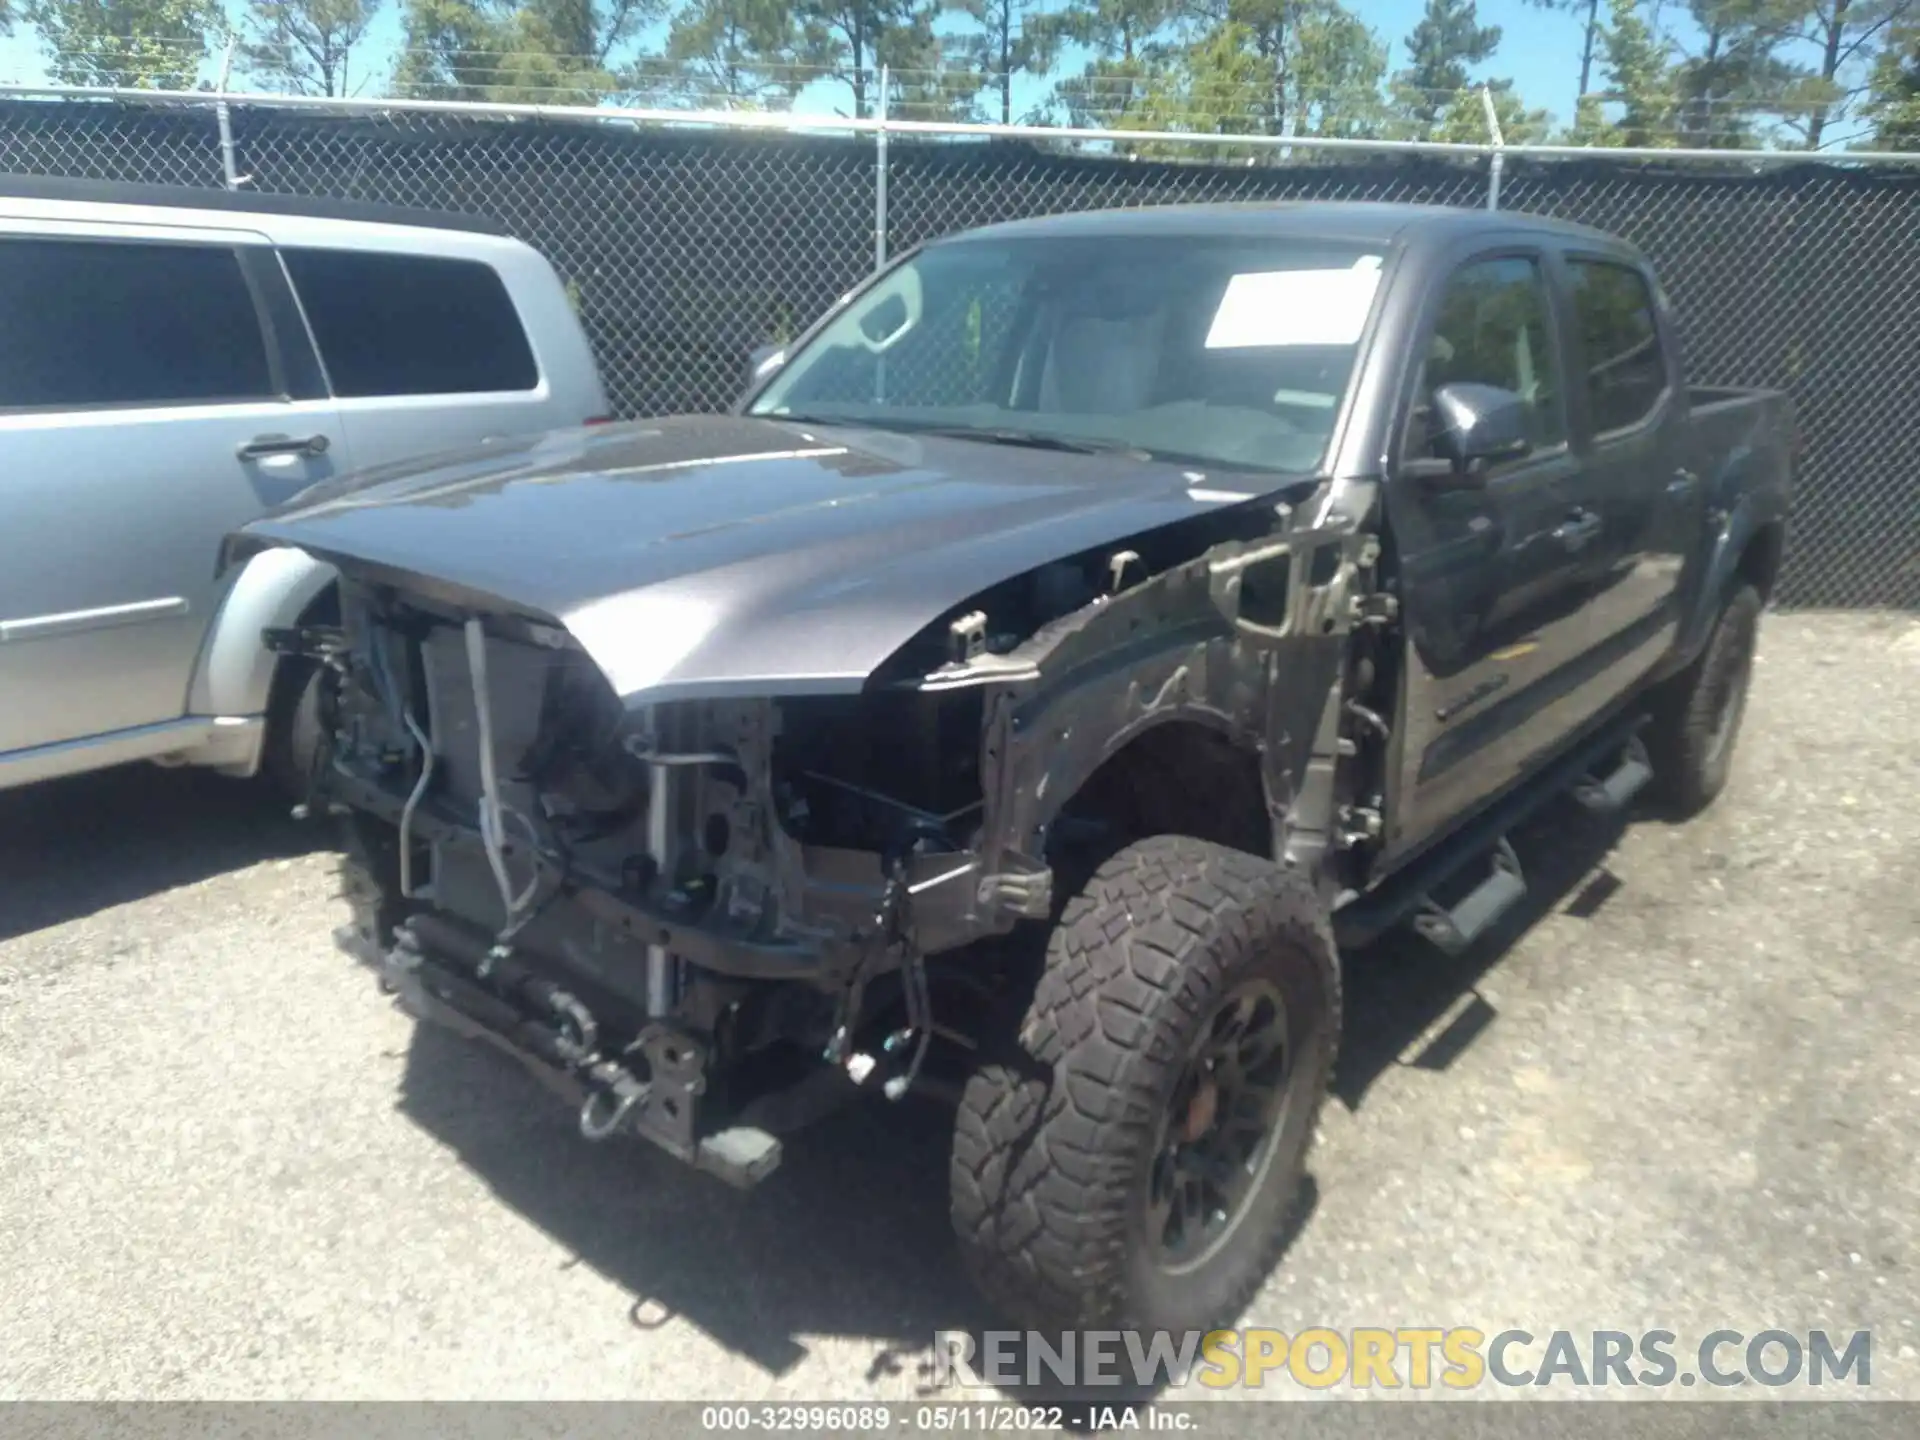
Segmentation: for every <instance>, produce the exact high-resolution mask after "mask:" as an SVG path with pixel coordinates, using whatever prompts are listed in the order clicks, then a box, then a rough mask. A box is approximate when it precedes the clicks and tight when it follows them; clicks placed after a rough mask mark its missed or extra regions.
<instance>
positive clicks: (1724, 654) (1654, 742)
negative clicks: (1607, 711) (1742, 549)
mask: <svg viewBox="0 0 1920 1440" xmlns="http://www.w3.org/2000/svg"><path fill="white" fill-rule="evenodd" d="M1764 608H1765V602H1764V601H1763V600H1762V599H1761V598H1760V592H1759V591H1758V590H1756V589H1754V588H1753V587H1752V586H1751V585H1740V586H1737V587H1736V588H1735V589H1734V590H1733V591H1732V593H1731V594H1729V595H1728V596H1727V601H1726V604H1725V605H1723V606H1722V607H1721V610H1720V614H1719V617H1718V618H1717V619H1716V620H1715V621H1714V626H1713V634H1712V635H1711V636H1709V637H1708V639H1707V644H1706V648H1705V649H1703V650H1702V651H1701V652H1700V656H1699V658H1698V659H1696V660H1695V661H1694V662H1693V663H1692V664H1691V665H1689V666H1688V667H1687V668H1686V669H1685V670H1683V671H1681V672H1680V673H1679V674H1678V675H1676V676H1675V677H1674V678H1673V679H1672V680H1671V681H1669V682H1667V684H1666V686H1665V687H1664V689H1663V693H1662V694H1661V695H1660V697H1659V698H1658V700H1657V702H1656V704H1655V706H1654V713H1653V719H1652V723H1651V724H1649V725H1648V727H1647V731H1646V742H1647V755H1648V758H1649V759H1650V760H1651V761H1652V763H1653V784H1652V787H1651V789H1652V796H1653V799H1654V800H1655V802H1656V803H1657V804H1658V805H1659V806H1660V807H1661V808H1663V809H1665V810H1667V811H1668V812H1670V813H1671V814H1672V815H1674V816H1675V818H1678V819H1687V818H1691V817H1692V816H1694V815H1697V814H1699V813H1700V812H1701V811H1702V810H1705V809H1706V808H1707V806H1709V805H1711V804H1712V803H1713V801H1714V800H1715V798H1717V797H1718V796H1719V794H1720V792H1721V791H1722V790H1724V789H1725V788H1726V784H1727V777H1728V775H1729V774H1730V773H1731V767H1732V762H1733V754H1734V751H1735V749H1736V748H1737V747H1738V743H1739V739H1740V732H1739V729H1738V728H1737V722H1736V729H1735V730H1734V732H1733V734H1731V735H1730V736H1728V738H1727V742H1726V745H1725V748H1724V749H1723V750H1722V751H1721V752H1720V754H1719V755H1718V756H1715V755H1714V754H1713V734H1714V728H1715V725H1716V723H1717V722H1718V720H1719V717H1720V706H1721V703H1722V701H1723V700H1724V699H1725V696H1726V686H1727V684H1728V683H1729V681H1730V680H1731V679H1732V677H1733V675H1734V674H1735V673H1736V669H1737V667H1739V666H1741V665H1747V666H1751V665H1752V663H1753V654H1752V650H1753V646H1754V643H1755V639H1756V637H1757V635H1758V633H1759V625H1760V614H1761V611H1762V610H1763V609H1764ZM1748 684H1749V686H1751V676H1750V675H1749V677H1748Z"/></svg>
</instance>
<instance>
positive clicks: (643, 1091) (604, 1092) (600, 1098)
mask: <svg viewBox="0 0 1920 1440" xmlns="http://www.w3.org/2000/svg"><path fill="white" fill-rule="evenodd" d="M588 1073H589V1074H590V1076H591V1077H592V1078H593V1079H594V1080H595V1081H597V1082H598V1084H597V1085H596V1086H595V1088H593V1089H591V1090H589V1091H588V1092H587V1098H586V1099H585V1100H583V1101H581V1102H580V1138H581V1139H583V1140H592V1141H595V1142H598V1141H601V1140H605V1139H608V1138H609V1137H611V1136H613V1135H616V1134H618V1133H619V1131H620V1128H621V1127H622V1126H623V1125H625V1124H626V1123H627V1117H628V1116H629V1115H631V1114H632V1113H633V1110H634V1107H635V1106H636V1105H638V1104H639V1103H640V1102H641V1101H642V1100H644V1099H646V1098H647V1087H646V1086H645V1085H644V1084H642V1083H641V1082H640V1081H639V1080H637V1079H635V1078H634V1075H633V1072H632V1071H631V1070H628V1069H626V1068H625V1067H624V1066H620V1065H615V1064H613V1063H612V1062H611V1061H608V1062H605V1063H602V1064H600V1065H596V1066H594V1067H593V1069H592V1070H591V1071H590V1072H588Z"/></svg>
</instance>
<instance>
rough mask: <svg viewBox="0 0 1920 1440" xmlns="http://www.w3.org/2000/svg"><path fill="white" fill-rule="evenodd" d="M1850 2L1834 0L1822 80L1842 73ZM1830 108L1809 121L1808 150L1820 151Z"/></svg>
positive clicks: (1815, 112) (1814, 114) (1825, 108)
mask: <svg viewBox="0 0 1920 1440" xmlns="http://www.w3.org/2000/svg"><path fill="white" fill-rule="evenodd" d="M1847 4H1848V0H1833V18H1832V19H1831V20H1829V21H1828V22H1827V35H1826V41H1827V43H1826V46H1825V48H1824V49H1823V50H1822V52H1821V55H1820V78H1821V79H1822V80H1828V81H1831V80H1832V79H1833V77H1834V76H1835V75H1837V74H1838V73H1839V71H1840V41H1841V40H1842V39H1843V38H1844V37H1845V35H1846V32H1847ZM1827 110H1828V107H1827V106H1825V105H1822V106H1821V107H1820V108H1819V109H1817V110H1815V111H1814V112H1813V118H1812V119H1810V120H1809V121H1807V149H1809V150H1818V149H1819V148H1820V137H1821V136H1822V135H1823V134H1825V133H1826V129H1827Z"/></svg>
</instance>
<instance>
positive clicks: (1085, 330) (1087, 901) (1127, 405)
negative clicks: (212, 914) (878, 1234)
mask: <svg viewBox="0 0 1920 1440" xmlns="http://www.w3.org/2000/svg"><path fill="white" fill-rule="evenodd" d="M1791 430H1792V416H1791V413H1790V410H1789V407H1788V404H1787V402H1786V401H1785V400H1784V399H1782V398H1781V397H1779V396H1777V395H1772V394H1763V393H1760V392H1738V391H1707V390H1701V389H1691V388H1689V387H1688V385H1687V384H1686V382H1685V380H1684V378H1683V370H1682V362H1681V357H1680V353H1679V347H1678V345H1677V342H1676V335H1675V326H1674V322H1673V320H1672V318H1671V317H1670V315H1669V312H1668V309H1667V305H1666V303H1665V301H1664V300H1663V298H1662V296H1661V292H1660V290H1659V288H1658V286H1657V284H1656V282H1655V279H1654V277H1653V275H1652V273H1651V271H1650V270H1649V269H1648V267H1647V265H1646V263H1645V262H1644V261H1643V260H1642V259H1641V257H1640V256H1639V255H1638V254H1636V253H1635V252H1634V251H1633V250H1632V249H1630V248H1629V247H1628V246H1626V245H1625V244H1623V243H1621V242H1619V241H1617V240H1614V239H1611V238H1609V237H1607V236H1604V235H1601V234H1598V233H1594V232H1591V231H1588V230H1584V229H1577V228H1574V227H1571V226H1567V225H1562V224H1557V223H1549V222H1546V221H1540V220H1535V219H1531V218H1528V217H1525V216H1519V215H1511V214H1494V213H1477V212H1459V211H1449V210H1440V209H1425V208H1410V207H1371V206H1338V205H1316V206H1262V207H1198V208H1179V209H1148V210H1137V211H1127V212H1112V213H1099V214H1083V215H1075V216H1070V217H1059V218H1053V219H1045V220H1037V221H1028V222H1022V223H1017V224H1011V225H1004V226H999V227H995V228H991V229H986V230H981V231H976V232H972V233H968V234H963V235H959V236H956V237H953V238H950V239H947V240H943V241H940V242H938V243H934V244H930V245H927V246H925V247H923V248H921V249H920V250H918V251H916V252H915V253H913V254H911V255H909V256H906V257H904V258H903V259H901V260H899V261H898V262H896V263H895V264H893V265H892V266H890V267H889V268H887V269H886V270H884V271H883V272H881V273H880V274H878V275H876V276H875V277H874V278H873V279H872V280H870V281H869V282H867V283H866V284H865V285H863V286H862V287H861V288H860V289H858V290H857V291H855V292H854V293H853V294H851V295H849V296H847V297H846V298H845V299H843V300H842V301H841V302H840V303H839V304H837V305H836V306H835V307H834V308H833V310H832V311H831V312H830V313H829V314H828V315H827V316H826V317H825V319H823V320H822V321H821V322H820V323H819V324H818V325H817V326H815V327H814V328H813V330H812V331H811V332H810V333H808V334H806V335H804V336H802V337H801V338H800V339H799V340H798V341H797V342H796V343H794V344H793V345H792V346H791V347H789V348H788V349H787V350H786V351H784V352H781V353H778V354H774V355H770V356H767V357H766V358H765V359H764V360H763V361H762V363H760V364H759V365H758V366H757V367H756V370H755V374H754V378H753V380H752V382H751V385H750V388H749V391H748V393H747V395H746V398H745V399H744V400H743V401H742V402H741V403H740V404H739V406H738V407H737V408H736V411H735V413H733V414H731V415H726V416H709V417H693V418H674V419H660V420H649V421H641V422H636V423H630V424H625V425H620V426H613V427H607V428H602V429H591V430H577V431H570V432H565V433H556V434H550V435H546V436H543V437H537V438H533V439H522V440H504V441H501V442H499V443H495V444H489V445H486V446H483V447H481V448H478V449H475V450H472V451H468V452H464V453H461V454H458V455H455V456H452V457H450V458H446V457H443V458H442V459H441V460H439V461H436V462H434V463H431V464H421V465H415V466H410V467H403V468H396V469H392V470H388V471H385V472H382V473H378V474H369V475H364V476H360V477H357V478H352V479H349V480H347V481H342V482H334V483H332V484H330V485H328V486H326V487H322V488H320V489H316V490H314V491H310V492H308V493H307V494H306V495H304V496H303V497H301V498H300V499H299V500H298V501H297V502H295V503H294V505H293V506H292V507H291V508H290V509H287V510H285V511H283V512H281V513H279V514H277V515H275V516H272V517H269V518H268V519H265V520H262V521H259V522H256V523H255V524H253V525H251V526H249V527H247V529H246V530H244V531H242V532H240V533H239V534H238V535H237V536H235V537H233V539H232V540H231V541H230V548H229V558H230V559H237V558H238V557H240V556H242V555H245V554H250V553H253V552H254V551H257V550H258V549H260V548H262V547H266V546H294V547H298V548H300V549H302V550H305V551H308V552H310V553H311V554H312V555H314V556H317V557H319V558H321V559H323V560H325V561H328V562H330V563H332V564H333V565H335V566H336V567H337V568H338V570H339V574H340V606H339V616H340V619H339V623H338V625H337V626H326V627H313V628H305V629H299V630H295V631H287V632H274V633H273V634H272V635H270V637H269V643H271V644H272V645H274V646H275V647H277V648H281V649H285V650H291V651H297V652H299V653H304V654H307V655H310V656H312V657H314V658H317V659H319V660H321V661H323V662H325V663H326V664H327V665H328V666H330V667H331V668H332V670H333V672H334V673H335V675H336V676H337V679H338V683H337V684H336V685H335V686H333V687H332V688H331V689H330V691H329V699H328V706H327V710H328V713H327V715H326V717H325V727H326V729H327V731H328V733H329V734H330V736H331V745H330V754H329V755H328V756H326V757H325V758H324V760H323V763H322V768H321V770H320V772H319V773H318V774H317V775H316V804H323V805H324V806H326V807H330V808H332V809H333V810H334V811H335V812H336V813H342V814H346V815H348V816H350V817H351V820H350V825H351V829H352V831H353V834H354V836H355V839H354V840H353V842H352V844H351V845H350V847H349V856H350V869H351V875H350V879H351V884H352V893H353V895H354V898H355V900H356V902H357V915H358V920H357V923H356V925H355V926H354V927H352V928H351V930H350V932H349V933H347V934H346V936H345V939H346V940H347V942H348V943H349V944H350V946H351V947H352V948H354V949H355V950H356V951H357V952H358V953H359V954H360V955H361V956H362V957H363V958H364V959H366V960H367V961H369V963H372V964H375V965H377V966H379V967H380V969H381V971H382V973H383V975H384V976H385V979H386V982H387V984H388V985H389V986H390V987H391V988H392V989H394V990H396V991H397V992H398V993H399V995H400V996H401V997H402V999H403V1001H404V1002H405V1004H406V1005H407V1006H408V1007H409V1008H410V1009H412V1010H413V1011H415V1012H416V1013H417V1014H419V1015H422V1016H425V1017H428V1018H431V1019H435V1020H439V1021H443V1022H445V1023H448V1024H451V1025H453V1026H455V1027H456V1028H458V1029H460V1030H461V1031H463V1032H465V1033H468V1034H470V1035H474V1036H478V1037H483V1038H486V1039H488V1040H490V1041H493V1042H495V1043H497V1044H499V1045H501V1046H502V1047H504V1048H506V1049H507V1050H509V1051H510V1052H512V1053H513V1054H515V1055H516V1056H518V1057H519V1058H520V1059H522V1060H523V1061H525V1062H526V1063H528V1064H529V1065H530V1066H531V1067H532V1068H533V1069H534V1070H535V1072H536V1073H538V1074H540V1075H541V1076H543V1077H545V1078H546V1079H547V1080H548V1081H550V1082H551V1083H552V1084H553V1085H554V1086H555V1087H556V1088H558V1089H559V1090H560V1091H561V1092H562V1093H563V1094H565V1095H567V1096H569V1097H570V1099H571V1102H572V1103H573V1104H574V1105H576V1106H577V1107H578V1113H579V1128H580V1130H581V1132H582V1133H583V1134H584V1135H585V1136H586V1137H587V1138H589V1139H602V1138H605V1137H608V1136H612V1135H616V1134H621V1133H629V1134H635V1135H638V1136H641V1137H644V1138H645V1139H647V1140H649V1141H651V1142H653V1143H655V1144H657V1145H659V1146H662V1147H664V1148H665V1149H666V1150H668V1151H670V1152H672V1153H673V1154H674V1155H677V1156H679V1157H681V1158H683V1159H684V1160H686V1161H688V1162H690V1163H691V1164H692V1165H694V1166H696V1167H698V1168H701V1169H704V1170H706V1171H709V1172H711V1173H713V1174H717V1175H719V1176H721V1177H723V1178H725V1179H727V1180H729V1181H731V1182H733V1183H735V1184H739V1185H748V1184H751V1183H753V1182H755V1181H757V1180H759V1179H760V1178H761V1177H762V1176H764V1175H765V1174H766V1173H767V1172H768V1171H769V1170H770V1169H772V1168H773V1166H774V1165H775V1164H776V1163H777V1161H778V1158H779V1155H780V1148H781V1145H782V1144H783V1143H798V1142H796V1141H794V1140H793V1139H792V1138H791V1136H792V1132H793V1131H795V1130H796V1129H797V1128H798V1127H800V1126H801V1125H802V1124H803V1123H805V1122H806V1121H807V1120H809V1119H811V1118H813V1117H816V1116H818V1115H820V1114H822V1113H824V1112H826V1111H827V1110H829V1109H831V1108H832V1107H833V1106H835V1105H837V1104H839V1103H840V1102H842V1101H843V1100H846V1099H848V1098H852V1097H858V1096H861V1095H865V1094H876V1095H877V1094H885V1095H886V1096H889V1097H895V1098H898V1097H899V1096H901V1095H902V1094H908V1093H915V1094H918V1093H924V1094H926V1095H928V1096H931V1097H934V1098H936V1099H939V1098H944V1099H945V1100H947V1101H948V1102H950V1103H951V1104H952V1105H954V1106H955V1107H956V1108H957V1111H958V1118H957V1121H956V1124H955V1138H954V1142H953V1150H952V1162H951V1187H952V1211H953V1219H954V1223H955V1226H956V1229H957V1231H958V1235H959V1242H960V1248H961V1251H962V1254H963V1256H964V1258H965V1260H966V1262H967V1264H968V1266H969V1268H970V1269H971V1270H972V1272H973V1273H974V1274H975V1276H976V1277H977V1278H978V1280H979V1282H980V1284H981V1286H982V1288H983V1289H984V1290H985V1292H986V1293H987V1294H988V1295H989V1296H990V1297H991V1298H992V1299H993V1300H995V1301H996V1302H997V1303H998V1304H999V1305H1000V1307H1001V1308H1003V1309H1004V1310H1006V1311H1007V1312H1008V1313H1009V1314H1010V1315H1012V1316H1014V1317H1018V1318H1021V1319H1024V1320H1026V1321H1029V1322H1031V1323H1035V1324H1042V1325H1050V1326H1051V1325H1059V1326H1066V1325H1087V1324H1120V1325H1130V1326H1142V1327H1149V1328H1159V1327H1167V1328H1174V1329H1188V1328H1194V1327H1204V1326H1208V1325H1211V1324H1216V1323H1223V1322H1226V1321H1229V1320H1230V1319H1231V1318H1233V1317H1234V1316H1235V1315H1236V1314H1237V1313H1238V1312H1239V1311H1240V1309H1241V1308H1242V1307H1243V1306H1244V1305H1245V1303H1246V1302H1247V1301H1248V1299H1249V1298H1250V1297H1251V1296H1252V1294H1253V1293H1254V1291H1255V1290H1256V1289H1257V1288H1258V1287H1259V1285H1260V1284H1261V1282H1262V1279H1263V1277H1264V1276H1265V1275H1266V1274H1267V1273H1268V1271H1269V1270H1270V1269H1271V1267H1272V1266H1273V1264H1274V1262H1275V1260H1276V1257H1277V1254H1278V1251H1279V1249H1280V1246H1281V1243H1282V1236H1283V1235H1284V1233H1285V1231H1286V1222H1287V1217H1288V1214H1289V1211H1290V1208H1291V1206H1292V1204H1293V1202H1294V1197H1295V1195H1296V1191H1297V1188H1298V1185H1299V1182H1300V1179H1301V1175H1302V1165H1303V1157H1304V1154H1305V1152H1306V1149H1307V1146H1308V1142H1309V1139H1310V1137H1311V1135H1312V1132H1313V1130H1314V1127H1315V1117H1316V1113H1317V1110H1318V1107H1319V1103H1320V1099H1321V1096H1322V1093H1323V1091H1324V1090H1325V1089H1326V1086H1327V1083H1328V1080H1329V1075H1330V1071H1331V1067H1332V1064H1333V1058H1334V1052H1335V1048H1336V1042H1337V1040H1338V1037H1339V1032H1340V1028H1341V1001H1340V995H1341V985H1340V965H1339V960H1338V951H1337V947H1339V946H1342V945H1344V944H1346V943H1347V942H1349V941H1358V940H1362V939H1364V938H1366V937H1368V936H1371V935H1377V934H1380V933H1382V932H1383V931H1384V930H1385V929H1386V928H1387V927H1389V926H1393V925H1397V924H1400V923H1402V922H1405V923H1408V924H1410V925H1411V926H1412V927H1413V928H1414V930H1415V931H1416V932H1417V933H1419V934H1420V935H1422V936H1424V937H1425V938H1426V940H1428V941H1430V942H1431V943H1432V944H1434V945H1436V946H1438V947H1440V948H1441V949H1442V950H1444V951H1449V952H1455V951H1459V950H1461V949H1464V948H1465V947H1467V946H1469V945H1471V944H1473V943H1474V941H1475V940H1476V938H1477V937H1479V936H1481V935H1483V934H1484V933H1485V932H1486V931H1487V930H1488V928H1489V926H1491V925H1492V924H1493V923H1494V922H1495V921H1496V920H1497V919H1498V917H1499V916H1500V915H1501V914H1502V913H1503V912H1505V911H1507V910H1508V909H1510V908H1511V907H1512V906H1513V905H1514V903H1515V902H1516V901H1517V900H1519V899H1520V898H1521V896H1522V895H1523V894H1524V893H1525V890H1526V886H1527V879H1526V861H1525V857H1524V856H1523V855H1520V854H1518V853H1516V847H1515V845H1514V843H1513V842H1512V840H1511V839H1510V838H1509V837H1510V836H1511V834H1512V833H1513V831H1514V829H1515V826H1516V824H1517V822H1518V821H1519V820H1520V819H1521V818H1522V817H1523V816H1525V815H1526V814H1527V813H1528V812H1530V811H1531V810H1533V809H1534V808H1535V807H1538V806H1540V805H1542V804H1544V803H1546V802H1547V801H1549V800H1553V799H1554V798H1555V797H1561V798H1562V799H1563V801H1564V803H1578V804H1584V805H1586V806H1588V807H1591V808H1593V809H1596V810H1603V811H1604V810H1615V811H1617V810H1621V809H1623V808H1624V807H1625V806H1627V804H1628V803H1629V801H1631V800H1632V799H1633V797H1634V795H1635V794H1636V792H1639V791H1641V790H1643V789H1647V788H1648V787H1650V786H1651V790H1650V793H1655V794H1661V795H1663V796H1664V798H1665V800H1666V801H1667V802H1668V804H1669V805H1670V807H1672V808H1675V809H1678V810H1682V811H1686V810H1692V809H1697V808H1698V807H1700V806H1702V805H1704V804H1705V803H1707V802H1708V801H1709V800H1711V799H1712V798H1713V797H1714V795H1715V794H1716V793H1717V792H1718V791H1719V790H1720V788H1721V786H1722V784H1723V783H1724V781H1725V779H1726V776H1727V773H1728V763H1729V757H1730V754H1731V751H1732V747H1733V743H1734V736H1735V732H1736V730H1737V728H1738V726H1739V722H1740V718H1741V713H1742V709H1743V706H1744V702H1745V697H1746V693H1747V681H1748V676H1749V673H1750V665H1751V659H1752V655H1753V648H1754V641H1755V634H1756V629H1757V626H1758V624H1759V620H1760V616H1761V611H1762V607H1763V603H1764V601H1765V599H1766V597H1767V594H1768V591H1769V587H1770V586H1771V585H1772V583H1773V579H1774V575H1775V572H1776V569H1777V567H1778V564H1779V560H1780V553H1781V546H1782V541H1783V536H1784V527H1785V517H1786V512H1787V504H1788V492H1789V486H1790V481H1791V472H1792V469H1793V459H1794V455H1795V447H1794V443H1793V438H1792V434H1791Z"/></svg>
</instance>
